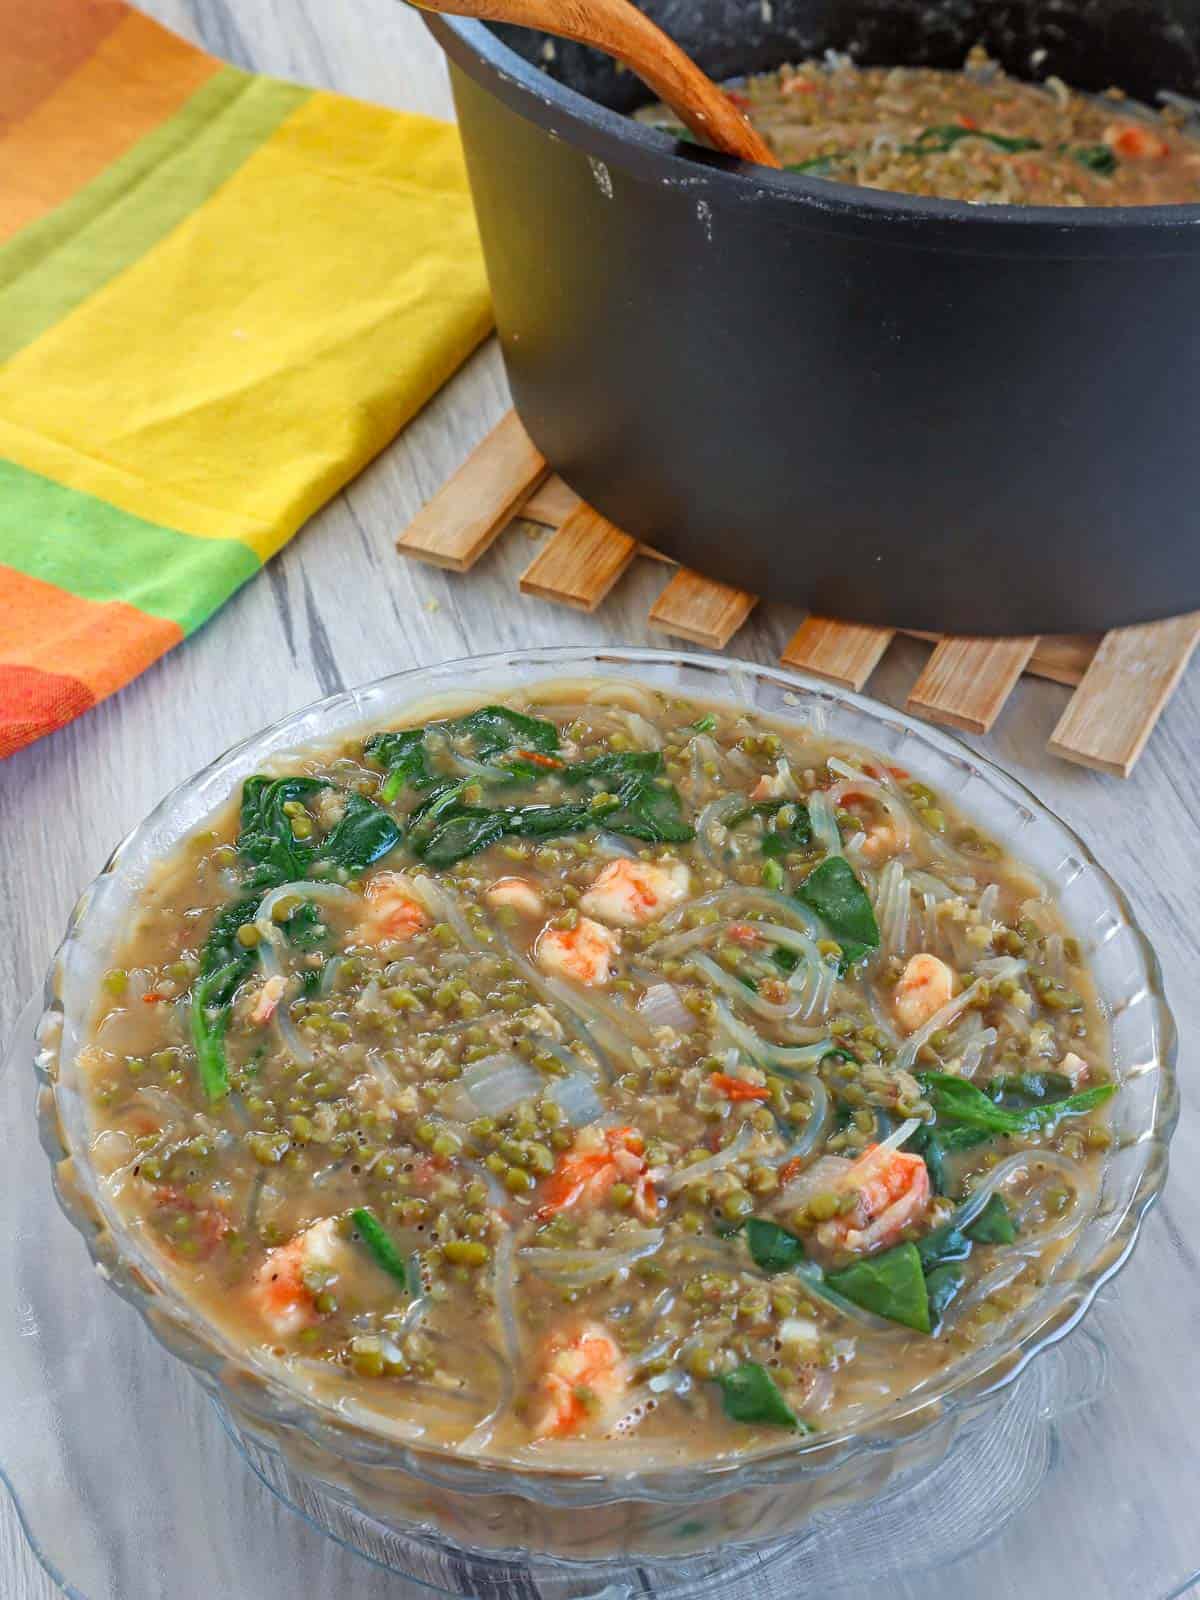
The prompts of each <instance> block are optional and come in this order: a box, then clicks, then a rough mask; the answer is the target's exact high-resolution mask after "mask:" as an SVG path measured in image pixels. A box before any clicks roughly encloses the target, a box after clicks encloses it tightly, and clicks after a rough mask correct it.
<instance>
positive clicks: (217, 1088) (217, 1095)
mask: <svg viewBox="0 0 1200 1600" xmlns="http://www.w3.org/2000/svg"><path fill="white" fill-rule="evenodd" d="M257 911H258V897H257V896H249V897H247V898H244V899H241V900H234V901H232V902H231V903H230V904H229V905H227V906H226V907H225V908H224V909H223V910H222V911H221V912H219V913H218V915H217V918H216V920H215V921H214V923H213V925H212V927H211V929H210V930H209V934H208V938H207V939H206V940H205V942H204V949H203V950H202V951H201V954H200V971H199V973H198V974H197V977H196V982H195V983H194V984H193V985H192V1009H191V1033H192V1044H193V1046H194V1048H195V1051H196V1065H197V1068H198V1069H199V1073H200V1082H201V1085H202V1086H203V1089H204V1093H205V1094H206V1095H207V1096H208V1098H209V1099H210V1100H220V1099H221V1098H222V1097H223V1096H224V1095H226V1094H228V1093H229V1063H228V1060H227V1059H226V1055H225V1031H226V1029H227V1028H228V1027H229V1017H230V1012H231V1009H232V1006H233V997H234V995H235V994H236V993H237V989H238V985H239V984H240V983H241V982H242V980H243V979H244V978H245V977H246V976H247V975H248V973H249V972H250V970H251V968H252V967H253V966H254V964H255V962H256V961H257V960H258V952H257V951H256V950H254V949H253V948H247V947H246V946H245V945H243V944H242V943H241V942H240V941H239V940H238V937H237V932H238V929H239V928H240V927H241V926H242V925H243V924H244V923H247V922H253V921H254V917H255V915H256V913H257Z"/></svg>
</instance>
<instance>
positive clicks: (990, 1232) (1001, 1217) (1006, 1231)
mask: <svg viewBox="0 0 1200 1600" xmlns="http://www.w3.org/2000/svg"><path fill="white" fill-rule="evenodd" d="M1016 1237H1017V1225H1016V1223H1015V1222H1014V1221H1013V1219H1012V1213H1011V1212H1010V1211H1009V1209H1008V1207H1007V1205H1005V1203H1004V1199H1003V1197H1002V1196H1001V1195H998V1194H994V1195H992V1197H991V1199H990V1200H989V1201H988V1203H987V1205H985V1206H984V1208H983V1210H982V1211H981V1212H980V1213H979V1215H978V1216H977V1217H976V1218H975V1221H974V1222H972V1223H971V1225H970V1227H969V1228H968V1229H967V1238H968V1239H973V1240H974V1241H975V1243H976V1244H1012V1242H1013V1240H1014V1239H1015V1238H1016Z"/></svg>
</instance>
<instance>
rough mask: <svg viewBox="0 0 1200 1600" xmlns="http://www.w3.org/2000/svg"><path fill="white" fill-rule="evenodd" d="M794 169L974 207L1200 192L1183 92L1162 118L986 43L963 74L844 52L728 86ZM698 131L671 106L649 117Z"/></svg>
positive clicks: (1181, 196) (667, 127)
mask: <svg viewBox="0 0 1200 1600" xmlns="http://www.w3.org/2000/svg"><path fill="white" fill-rule="evenodd" d="M730 93H731V94H732V95H733V97H734V99H736V100H737V101H738V103H739V104H740V105H742V106H743V107H744V108H745V112H746V115H747V117H748V118H749V119H750V121H751V122H752V123H753V124H754V126H755V127H756V128H757V129H758V131H759V132H760V133H761V134H762V135H763V136H764V137H765V138H766V140H767V142H768V144H769V145H770V146H771V148H772V149H773V150H774V151H775V153H776V155H777V156H778V157H779V158H780V160H781V161H782V162H783V164H784V166H785V167H787V168H788V169H789V170H790V171H793V172H807V173H809V174H810V175H811V176H813V177H819V178H831V179H836V180H837V181H839V182H841V183H853V184H860V185H863V186H864V187H866V188H871V189H890V190H893V191H896V192H898V193H902V194H926V195H937V196H939V197H940V198H942V199H943V200H970V201H972V202H974V203H976V204H993V205H997V204H1001V205H1027V206H1028V205H1038V206H1060V205H1061V206H1128V205H1165V204H1177V203H1180V202H1185V201H1191V202H1195V201H1197V200H1200V143H1198V142H1197V140H1196V139H1195V137H1194V127H1195V123H1194V120H1193V119H1192V118H1191V116H1190V109H1189V108H1188V107H1187V106H1186V104H1185V103H1184V102H1176V103H1173V104H1171V105H1168V106H1167V107H1166V109H1165V110H1164V111H1163V112H1162V113H1161V114H1159V115H1156V114H1155V113H1154V112H1152V111H1150V110H1149V109H1148V108H1147V107H1145V106H1142V105H1138V104H1137V103H1136V102H1133V101H1129V100H1127V99H1126V98H1125V96H1124V95H1123V94H1122V93H1121V92H1120V91H1119V90H1117V89H1110V90H1109V91H1108V93H1107V94H1105V95H1100V96H1093V95H1084V94H1080V93H1078V92H1076V91H1075V90H1072V89H1069V88H1068V87H1067V86H1066V84H1064V83H1062V82H1061V81H1060V80H1059V79H1057V78H1051V79H1049V80H1048V81H1047V82H1046V83H1045V84H1044V85H1040V84H1032V83H1024V82H1022V81H1020V80H1019V79H1016V78H1010V77H1008V76H1007V75H1006V74H1005V73H1004V72H1003V71H1002V70H1001V69H1000V68H999V67H998V66H997V65H996V64H995V62H992V61H990V60H988V58H987V57H986V55H984V53H983V52H982V51H975V52H972V56H971V58H970V59H969V61H968V63H967V66H966V68H965V69H964V71H962V72H943V71H938V70H936V69H934V68H931V67H891V68H888V67H856V66H855V65H854V64H853V62H851V61H850V60H849V58H848V57H845V56H831V57H830V58H828V59H827V60H825V61H805V62H803V63H801V64H800V65H799V66H795V67H792V66H786V67H781V68H780V69H779V70H778V71H776V72H767V73H761V74H759V75H757V76H755V77H752V78H750V79H748V80H747V81H746V82H745V83H744V84H743V85H741V86H740V87H739V88H737V89H733V90H731V91H730ZM638 115H639V117H640V118H641V120H643V121H648V122H651V123H653V124H654V125H655V126H656V127H659V128H662V129H663V130H664V131H665V132H668V133H672V134H674V135H675V136H677V137H679V138H685V137H690V135H687V134H685V132H684V130H683V129H682V128H681V127H680V126H679V124H678V123H677V122H676V121H675V119H674V118H673V116H672V115H671V113H670V112H668V111H666V110H665V108H664V107H662V106H655V107H651V108H650V109H648V110H645V111H641V112H639V113H638Z"/></svg>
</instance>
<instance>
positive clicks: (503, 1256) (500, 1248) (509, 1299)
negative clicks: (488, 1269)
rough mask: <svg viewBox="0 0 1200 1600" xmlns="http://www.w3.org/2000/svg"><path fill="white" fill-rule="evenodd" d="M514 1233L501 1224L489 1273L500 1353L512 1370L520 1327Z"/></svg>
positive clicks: (518, 1348)
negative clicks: (501, 1348)
mask: <svg viewBox="0 0 1200 1600" xmlns="http://www.w3.org/2000/svg"><path fill="white" fill-rule="evenodd" d="M516 1245H517V1236H516V1234H515V1233H514V1231H513V1230H512V1228H505V1230H504V1232H503V1233H502V1234H501V1235H500V1242H499V1243H498V1244H497V1246H496V1255H495V1262H496V1270H495V1273H494V1274H493V1276H492V1298H493V1299H494V1301H495V1304H496V1316H497V1318H498V1320H499V1323H500V1333H501V1337H502V1338H503V1341H504V1357H505V1360H506V1361H507V1362H508V1364H509V1366H510V1367H512V1368H513V1369H514V1370H515V1369H516V1368H517V1367H518V1366H519V1365H520V1361H521V1328H520V1324H519V1323H518V1321H517V1264H516Z"/></svg>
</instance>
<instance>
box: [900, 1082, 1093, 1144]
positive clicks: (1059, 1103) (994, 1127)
mask: <svg viewBox="0 0 1200 1600" xmlns="http://www.w3.org/2000/svg"><path fill="white" fill-rule="evenodd" d="M917 1077H918V1080H919V1082H920V1084H921V1087H922V1088H923V1089H924V1091H925V1093H926V1095H927V1096H928V1099H929V1103H930V1104H931V1105H932V1106H933V1109H934V1111H935V1112H936V1114H937V1121H938V1123H939V1124H941V1123H949V1124H952V1125H956V1126H957V1127H961V1128H963V1129H965V1130H968V1131H970V1132H973V1133H976V1134H981V1135H983V1136H984V1137H985V1138H986V1137H988V1136H992V1137H998V1136H1000V1135H1003V1134H1020V1133H1025V1134H1028V1133H1036V1132H1037V1131H1038V1130H1039V1129H1053V1128H1055V1127H1057V1126H1058V1124H1059V1122H1060V1121H1061V1120H1062V1119H1063V1118H1064V1117H1083V1116H1086V1115H1087V1114H1088V1112H1089V1111H1094V1110H1095V1109H1096V1107H1097V1106H1102V1105H1103V1104H1104V1102H1105V1101H1106V1100H1109V1099H1111V1097H1112V1096H1113V1095H1114V1094H1115V1093H1116V1089H1117V1086H1116V1084H1115V1083H1098V1084H1096V1085H1095V1086H1094V1087H1093V1088H1091V1089H1081V1090H1080V1092H1079V1093H1078V1094H1072V1095H1068V1096H1067V1098H1066V1099H1065V1100H1054V1101H1051V1102H1050V1103H1049V1104H1046V1105H1033V1106H1025V1107H1023V1108H1022V1109H1019V1110H1010V1109H1009V1108H1008V1107H1006V1106H998V1105H997V1104H996V1102H995V1101H994V1100H989V1099H988V1097H987V1095H986V1094H984V1092H983V1091H982V1089H977V1088H976V1087H975V1085H974V1084H973V1083H968V1082H967V1080H966V1079H965V1078H956V1077H954V1076H953V1075H952V1074H950V1073H946V1072H921V1073H918V1074H917ZM954 1131H955V1127H953V1126H952V1127H949V1128H945V1129H941V1130H940V1133H941V1138H942V1140H943V1142H945V1141H946V1140H947V1139H948V1138H949V1137H950V1136H951V1135H952V1134H953V1133H954ZM971 1142H973V1143H975V1142H979V1141H978V1140H972V1141H971ZM960 1148H962V1147H961V1146H960Z"/></svg>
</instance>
